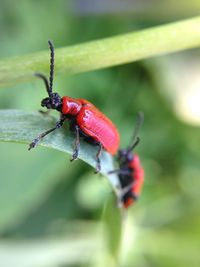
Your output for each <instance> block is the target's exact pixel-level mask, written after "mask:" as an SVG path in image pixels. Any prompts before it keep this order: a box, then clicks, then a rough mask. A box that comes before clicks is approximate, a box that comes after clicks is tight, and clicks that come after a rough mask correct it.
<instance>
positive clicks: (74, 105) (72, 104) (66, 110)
mask: <svg viewBox="0 0 200 267" xmlns="http://www.w3.org/2000/svg"><path fill="white" fill-rule="evenodd" d="M81 107H82V103H81V102H80V101H78V100H76V99H75V98H72V97H69V96H63V97H62V113H63V114H64V115H71V116H76V115H77V114H78V113H79V111H80V110H81Z"/></svg>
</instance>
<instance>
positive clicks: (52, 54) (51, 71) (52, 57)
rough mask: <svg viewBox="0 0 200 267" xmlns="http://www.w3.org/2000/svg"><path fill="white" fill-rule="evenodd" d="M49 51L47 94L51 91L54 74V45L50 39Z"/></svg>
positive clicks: (50, 93)
mask: <svg viewBox="0 0 200 267" xmlns="http://www.w3.org/2000/svg"><path fill="white" fill-rule="evenodd" d="M48 44H49V48H50V51H51V55H50V75H49V96H50V97H51V95H52V93H53V75H54V46H53V43H52V41H51V40H49V41H48Z"/></svg>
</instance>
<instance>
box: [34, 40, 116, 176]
mask: <svg viewBox="0 0 200 267" xmlns="http://www.w3.org/2000/svg"><path fill="white" fill-rule="evenodd" d="M48 43H49V47H50V51H51V58H50V77H49V81H48V80H47V78H46V77H45V76H44V75H43V74H40V73H36V74H35V75H36V76H37V77H39V78H41V79H42V80H43V81H44V83H45V86H46V90H47V93H48V95H49V97H47V98H44V99H43V100H42V102H41V106H42V107H46V108H47V109H56V110H57V111H59V112H60V120H59V121H58V122H57V123H56V125H55V127H54V128H52V129H49V130H48V131H46V132H44V133H42V134H40V135H39V136H38V137H37V138H36V139H34V140H33V142H32V143H31V144H30V145H29V150H30V149H32V148H34V147H35V146H36V145H37V144H38V143H39V142H40V140H41V139H42V138H43V137H44V136H46V135H47V134H49V133H51V132H53V131H54V130H56V129H58V128H60V127H62V125H63V123H64V121H65V120H69V121H70V129H71V130H72V131H74V132H75V133H76V140H75V143H74V153H73V155H72V159H71V160H75V159H77V157H78V153H79V147H80V136H82V137H83V138H84V139H85V140H86V141H88V142H90V143H91V144H94V145H97V146H98V147H99V148H98V151H97V154H96V161H97V167H96V171H97V172H99V171H100V169H101V166H100V155H101V152H102V148H103V149H105V150H106V151H108V152H109V153H110V154H112V155H114V154H115V153H116V152H117V150H118V147H119V133H118V131H117V129H116V127H115V125H114V124H113V123H112V122H111V121H110V120H109V119H108V118H107V117H106V116H105V115H104V114H103V113H102V112H101V111H100V110H98V109H97V108H96V107H95V106H94V105H93V104H91V103H90V102H89V101H87V100H85V99H80V98H77V99H76V98H71V97H69V96H63V97H62V98H61V97H60V96H59V94H58V93H53V90H52V88H53V73H54V47H53V44H52V42H51V41H48Z"/></svg>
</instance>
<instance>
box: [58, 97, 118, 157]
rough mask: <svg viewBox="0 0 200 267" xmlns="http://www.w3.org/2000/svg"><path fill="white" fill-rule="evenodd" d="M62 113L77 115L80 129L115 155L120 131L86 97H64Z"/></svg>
mask: <svg viewBox="0 0 200 267" xmlns="http://www.w3.org/2000/svg"><path fill="white" fill-rule="evenodd" d="M62 114H64V115H68V114H70V115H72V116H75V117H76V123H77V125H78V126H79V127H80V130H81V131H82V132H83V133H84V134H86V135H88V136H90V137H91V138H93V139H94V140H95V141H96V142H99V143H101V144H102V146H103V148H104V149H105V150H107V151H108V152H109V153H110V154H112V155H114V154H115V153H116V152H117V150H118V147H119V133H118V131H117V129H116V127H115V126H114V124H113V123H112V122H111V120H109V119H108V118H107V117H106V116H105V115H104V114H103V113H102V112H101V111H100V110H98V109H97V108H96V107H95V106H94V105H93V104H92V103H90V102H89V101H87V100H85V99H80V98H79V99H73V98H71V97H68V96H64V97H62Z"/></svg>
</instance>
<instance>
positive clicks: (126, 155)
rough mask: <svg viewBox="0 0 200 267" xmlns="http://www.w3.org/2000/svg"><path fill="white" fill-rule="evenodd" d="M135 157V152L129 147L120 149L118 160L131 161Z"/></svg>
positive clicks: (121, 161)
mask: <svg viewBox="0 0 200 267" xmlns="http://www.w3.org/2000/svg"><path fill="white" fill-rule="evenodd" d="M132 159H133V153H132V151H130V150H129V149H119V151H118V160H119V162H120V163H123V162H129V161H131V160H132Z"/></svg>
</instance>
